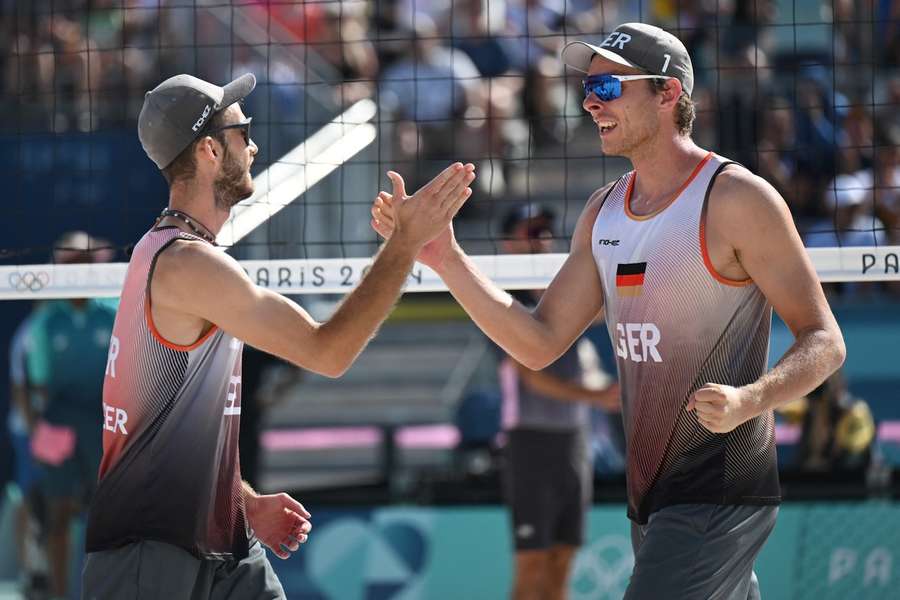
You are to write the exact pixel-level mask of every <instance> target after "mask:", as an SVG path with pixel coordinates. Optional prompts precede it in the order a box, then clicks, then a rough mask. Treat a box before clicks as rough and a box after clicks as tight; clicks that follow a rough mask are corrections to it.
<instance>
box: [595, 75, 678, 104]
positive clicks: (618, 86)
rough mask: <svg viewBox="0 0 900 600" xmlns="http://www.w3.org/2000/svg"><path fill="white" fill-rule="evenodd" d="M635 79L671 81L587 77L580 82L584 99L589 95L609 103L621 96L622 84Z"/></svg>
mask: <svg viewBox="0 0 900 600" xmlns="http://www.w3.org/2000/svg"><path fill="white" fill-rule="evenodd" d="M636 79H671V77H666V76H664V75H607V74H604V75H588V76H587V77H585V78H584V79H582V80H581V84H582V85H583V86H584V97H585V98H587V97H588V96H590V95H591V94H594V95H595V96H597V99H598V100H601V101H603V102H609V101H610V100H615V99H616V98H619V97H621V96H622V82H623V81H634V80H636Z"/></svg>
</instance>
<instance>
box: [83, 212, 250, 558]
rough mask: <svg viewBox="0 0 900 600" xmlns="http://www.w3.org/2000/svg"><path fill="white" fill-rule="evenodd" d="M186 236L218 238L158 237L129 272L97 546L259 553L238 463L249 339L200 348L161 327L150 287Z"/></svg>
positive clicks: (95, 522)
mask: <svg viewBox="0 0 900 600" xmlns="http://www.w3.org/2000/svg"><path fill="white" fill-rule="evenodd" d="M177 240H189V241H191V242H192V243H207V242H204V241H203V240H201V239H200V238H198V237H196V236H193V235H190V234H187V233H184V232H182V231H181V230H179V229H177V228H172V227H169V228H162V229H157V230H152V231H150V232H148V233H147V234H146V235H144V237H143V238H141V240H140V242H139V243H138V244H137V246H136V247H135V249H134V253H133V255H132V258H131V262H130V264H129V265H128V272H127V273H126V275H125V285H124V288H123V290H122V301H121V303H120V305H119V311H118V314H117V315H116V322H115V326H114V327H113V335H112V339H111V342H110V349H109V358H108V360H107V364H106V376H105V379H104V385H103V418H104V426H103V460H102V462H101V464H100V481H99V485H98V488H97V492H96V494H95V496H94V498H93V500H92V502H91V507H90V512H89V515H88V525H87V544H86V545H87V551H88V552H96V551H101V550H109V549H112V548H116V547H120V546H124V545H125V544H128V543H130V542H134V541H137V540H157V541H162V542H167V543H169V544H173V545H176V546H180V547H181V548H184V549H185V550H187V551H189V552H191V553H192V554H194V555H195V556H198V557H202V558H236V559H241V558H244V557H246V556H247V552H248V548H249V540H248V529H247V523H246V519H245V515H244V502H243V495H242V490H241V475H240V466H239V463H238V431H239V428H240V414H241V399H240V398H241V396H240V393H241V389H240V388H241V352H242V350H243V344H242V343H241V342H240V341H239V340H237V339H235V338H233V337H232V336H230V335H228V334H227V333H225V332H224V331H222V330H221V329H219V328H218V327H213V328H212V329H211V330H210V331H209V332H208V333H206V334H205V335H204V336H203V337H202V338H201V339H199V340H197V342H195V343H194V344H192V345H190V346H179V345H176V344H173V343H171V342H169V341H167V340H165V339H164V338H163V337H162V336H161V335H160V334H159V332H158V331H157V330H156V327H155V326H154V324H153V319H152V313H151V310H150V302H151V297H150V290H149V282H150V280H151V277H152V272H153V268H154V266H155V265H156V260H157V257H158V256H159V254H160V252H162V251H163V250H165V249H166V248H167V247H168V246H169V245H170V244H172V243H173V242H175V241H177ZM185 285H191V283H190V282H185Z"/></svg>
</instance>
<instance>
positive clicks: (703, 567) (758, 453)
mask: <svg viewBox="0 0 900 600" xmlns="http://www.w3.org/2000/svg"><path fill="white" fill-rule="evenodd" d="M562 58H563V61H565V63H566V64H567V65H569V66H570V67H572V68H574V69H577V70H579V71H581V72H583V73H585V75H586V76H585V79H584V82H583V85H584V93H585V95H584V102H583V104H582V105H583V107H584V109H585V111H587V112H588V113H589V114H590V115H591V118H592V119H593V121H594V123H596V125H597V130H598V134H599V136H600V142H601V145H602V148H603V153H604V154H606V155H616V156H624V157H626V158H628V159H629V160H631V163H632V165H633V167H634V170H633V171H630V172H629V173H626V174H625V175H623V176H622V177H621V178H619V179H618V180H617V181H614V182H612V183H609V184H607V185H605V186H603V187H602V188H600V189H598V190H597V191H596V192H595V193H594V194H593V195H592V196H591V197H590V198H589V199H588V202H587V206H586V207H585V209H584V212H583V213H582V215H581V218H580V220H579V222H578V224H577V225H576V229H575V233H574V236H573V239H572V245H571V252H570V254H569V257H568V258H567V260H566V262H565V264H564V265H563V267H562V269H561V270H560V272H559V273H558V274H557V276H556V278H555V279H554V280H553V281H552V282H551V283H550V285H549V287H548V288H547V291H546V292H545V293H544V295H543V296H542V297H541V301H540V303H539V304H538V306H537V307H536V308H535V309H534V310H528V309H526V308H524V307H523V306H521V305H520V304H518V303H516V302H515V301H513V299H512V298H511V297H510V295H509V294H507V293H506V292H504V291H502V290H500V289H498V288H497V287H496V286H494V285H493V284H492V283H491V282H490V281H489V280H488V279H487V278H485V277H484V276H483V275H482V274H480V273H479V272H478V271H477V269H476V267H475V265H474V264H473V263H472V261H471V260H470V259H469V258H468V257H467V256H466V255H465V253H463V251H462V250H461V249H460V247H459V245H458V244H457V243H456V241H455V239H454V237H453V232H452V229H450V228H448V229H447V230H445V231H444V232H442V233H441V234H440V235H439V236H438V237H437V238H435V239H434V240H432V241H431V242H430V243H428V244H426V245H425V247H424V248H423V251H422V253H421V254H420V255H419V260H420V261H423V262H425V263H427V264H428V265H430V266H431V267H432V268H433V269H434V270H435V271H436V272H437V273H439V274H440V276H441V277H442V278H443V280H444V282H446V283H447V285H448V287H449V288H450V291H451V292H452V293H453V295H454V296H455V297H456V298H457V300H458V301H459V302H460V303H461V304H462V305H463V306H464V307H465V309H466V310H467V311H468V313H469V314H470V315H471V316H472V318H473V319H474V320H475V321H476V322H477V323H478V325H479V326H480V327H481V328H482V329H483V330H484V331H485V332H486V333H487V334H488V335H489V336H490V337H491V338H492V339H493V340H494V341H495V342H497V343H498V344H499V345H500V346H502V347H503V348H504V349H506V351H507V352H508V353H509V354H510V355H511V356H513V357H515V358H516V360H518V361H519V362H521V363H522V364H524V365H526V366H528V367H530V368H532V369H542V368H544V367H545V366H546V365H547V364H549V363H551V362H552V361H553V360H555V359H556V357H558V356H560V355H561V354H562V353H563V352H564V351H565V350H566V348H568V347H569V345H571V344H572V342H573V341H574V340H575V339H577V338H578V336H579V335H580V334H581V332H582V331H584V329H585V328H586V327H587V325H588V324H589V323H590V322H591V321H592V320H593V319H594V318H595V317H596V315H597V314H598V313H599V312H600V311H601V310H605V314H606V323H607V327H608V330H609V334H610V339H611V340H612V343H613V346H614V347H615V349H616V360H617V368H618V372H619V384H620V386H621V387H620V390H621V398H622V412H623V418H624V421H625V431H626V438H627V463H628V464H627V479H628V515H629V517H630V518H631V520H632V533H633V536H632V537H633V546H634V551H635V566H634V571H633V573H632V576H631V580H630V582H629V586H628V589H627V592H626V594H625V598H627V599H628V600H633V599H638V598H640V599H644V598H647V599H650V598H654V599H655V598H679V599H687V598H696V599H701V598H702V599H704V600H707V599H710V598H715V599H726V598H727V599H734V600H737V599H740V600H744V599H746V598H758V597H759V586H758V582H757V580H756V576H755V575H754V573H753V563H754V561H755V559H756V556H757V555H758V553H759V551H760V549H761V548H762V546H763V544H764V543H765V540H766V539H767V537H768V535H769V533H770V532H771V531H772V528H773V527H774V525H775V518H776V514H777V510H778V508H777V505H778V503H779V500H780V491H779V484H778V465H777V460H776V456H775V432H774V420H773V415H772V410H773V409H774V408H776V407H778V406H780V405H782V404H784V403H786V402H789V401H791V400H794V399H796V398H799V397H801V396H803V395H805V394H807V393H808V392H810V391H811V390H813V389H814V388H815V387H816V386H818V385H819V384H820V383H821V382H822V381H824V380H825V378H826V377H828V375H830V374H831V373H832V372H834V371H835V369H837V368H838V366H840V365H841V363H842V362H843V360H844V356H845V348H844V343H843V338H842V336H841V333H840V330H839V329H838V326H837V323H836V322H835V320H834V316H833V315H832V313H831V310H830V308H829V306H828V304H827V302H826V300H825V296H824V294H823V293H822V288H821V285H820V284H819V281H818V279H817V277H816V273H815V271H814V269H813V266H812V264H811V262H810V260H809V257H808V256H807V254H806V252H805V251H804V249H803V245H802V243H801V241H800V236H799V235H798V234H797V231H796V229H795V227H794V224H793V220H792V218H791V215H790V212H789V211H788V208H787V205H786V204H785V202H784V200H783V199H782V198H781V197H780V196H779V195H778V193H777V192H776V191H775V190H774V188H772V186H770V185H769V184H768V183H766V182H765V181H763V180H762V179H760V178H759V177H756V176H755V175H753V174H752V173H750V172H749V171H748V170H747V169H745V168H744V167H742V166H740V165H738V164H735V163H733V162H731V161H729V160H727V159H725V158H723V157H721V156H717V155H715V154H713V153H712V152H708V151H706V150H703V149H701V148H699V147H698V146H697V145H696V144H695V143H694V142H693V140H692V139H691V137H690V134H691V126H692V123H693V118H694V108H693V104H692V102H691V92H692V91H693V85H694V76H693V69H692V67H691V60H690V57H689V56H688V54H687V51H686V50H685V48H684V45H683V44H682V43H681V42H680V41H679V40H678V39H677V38H676V37H675V36H673V35H672V34H670V33H668V32H666V31H663V30H662V29H659V28H658V27H652V26H650V25H645V24H643V23H626V24H624V25H620V26H619V27H617V28H616V30H615V31H613V32H612V33H611V34H610V35H609V36H608V37H606V39H605V40H604V41H603V42H602V43H601V44H600V45H599V46H598V45H593V44H588V43H585V42H573V43H571V44H569V45H568V46H566V47H565V48H564V50H563V53H562ZM396 216H397V209H396V201H395V200H394V199H393V198H392V197H391V195H389V194H386V193H383V192H382V194H380V195H379V197H378V198H376V200H375V205H374V206H373V226H374V227H375V228H376V230H378V231H379V232H380V233H381V234H382V235H384V236H386V237H389V236H390V235H391V233H392V231H393V230H395V223H396ZM773 307H774V309H775V310H776V311H777V312H778V314H779V315H780V316H781V318H782V319H783V320H784V322H785V323H786V324H787V325H788V326H789V327H790V329H791V331H792V332H793V334H794V336H795V338H796V340H795V342H794V344H793V345H792V346H791V348H790V349H789V350H788V351H787V352H786V353H785V354H784V356H782V358H781V360H780V361H779V362H778V363H777V364H776V365H775V367H774V368H772V369H771V370H768V371H767V369H766V365H767V358H768V346H769V344H768V341H769V331H770V327H771V311H772V308H773Z"/></svg>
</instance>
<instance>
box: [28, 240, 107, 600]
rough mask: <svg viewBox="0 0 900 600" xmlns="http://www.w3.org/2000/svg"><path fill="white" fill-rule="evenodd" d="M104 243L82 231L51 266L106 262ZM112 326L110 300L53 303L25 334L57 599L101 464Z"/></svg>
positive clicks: (61, 243)
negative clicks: (74, 529) (36, 400)
mask: <svg viewBox="0 0 900 600" xmlns="http://www.w3.org/2000/svg"><path fill="white" fill-rule="evenodd" d="M99 245H100V244H98V242H97V241H96V240H94V239H92V238H91V236H90V235H88V234H87V233H85V232H83V231H73V232H70V233H66V234H64V235H63V236H62V237H61V238H60V239H59V240H58V241H57V242H56V244H55V245H54V262H56V263H57V264H64V265H65V264H79V263H91V262H95V261H97V260H98V259H101V258H103V257H104V256H105V255H104V254H103V253H100V252H97V251H96V249H97V248H98V246H99ZM114 320H115V310H114V308H113V307H112V306H111V305H110V304H109V303H108V302H105V301H102V300H98V299H94V298H90V299H84V298H81V299H73V300H54V301H50V302H47V303H46V304H45V305H44V306H43V307H42V308H41V310H39V311H38V312H37V313H36V314H35V316H34V319H33V322H32V324H31V327H30V329H29V331H28V336H29V340H28V343H29V348H28V352H27V363H28V377H29V379H30V380H31V382H32V384H33V385H34V386H35V390H36V392H37V394H39V395H40V396H41V397H42V400H41V404H42V405H43V407H44V408H43V411H42V413H41V415H40V418H39V419H38V420H37V423H36V425H35V429H34V433H33V435H32V438H31V449H32V452H33V453H34V457H35V460H37V461H38V462H39V463H40V465H41V470H42V476H41V487H42V492H43V494H44V495H45V497H46V499H47V557H48V561H49V571H50V573H49V574H50V589H51V592H52V593H53V595H54V596H55V597H59V598H63V597H66V595H67V594H68V574H69V546H70V544H69V539H70V536H69V533H70V527H71V524H72V521H73V519H74V518H75V517H76V516H77V515H78V513H79V512H80V511H81V510H82V509H83V508H84V507H85V506H87V503H88V501H89V499H90V497H91V494H92V493H93V490H94V488H95V485H96V481H97V470H98V468H99V466H100V457H101V454H102V446H101V432H102V423H103V420H102V408H101V397H102V389H103V373H104V370H105V369H106V357H107V351H108V349H109V340H110V335H111V333H112V327H113V321H114Z"/></svg>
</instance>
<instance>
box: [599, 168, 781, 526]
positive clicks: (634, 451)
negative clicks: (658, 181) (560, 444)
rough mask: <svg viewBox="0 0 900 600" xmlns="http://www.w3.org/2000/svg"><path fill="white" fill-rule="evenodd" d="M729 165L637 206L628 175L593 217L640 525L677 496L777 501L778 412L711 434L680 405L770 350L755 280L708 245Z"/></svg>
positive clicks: (733, 380) (767, 318) (731, 378)
mask: <svg viewBox="0 0 900 600" xmlns="http://www.w3.org/2000/svg"><path fill="white" fill-rule="evenodd" d="M728 164H733V163H731V162H730V161H728V160H727V159H724V158H722V157H720V156H717V155H715V154H713V153H712V152H710V153H709V154H707V155H706V157H705V158H704V159H703V160H702V161H701V162H700V164H698V165H697V167H696V168H695V169H694V172H693V173H691V174H690V176H689V177H687V179H686V181H685V183H684V185H683V186H682V187H681V189H680V190H679V192H678V193H677V194H676V195H675V196H674V197H673V199H672V200H671V201H670V202H669V204H667V205H666V206H663V207H662V208H660V209H658V210H657V211H655V212H654V213H652V214H649V215H641V216H638V215H635V214H634V213H632V212H631V208H630V206H629V202H630V199H631V191H632V189H633V188H634V182H635V179H636V174H635V172H633V171H632V172H630V173H627V174H625V175H624V176H623V177H622V178H621V179H620V180H619V181H618V182H616V184H615V185H614V186H613V187H612V189H611V190H610V191H609V192H608V193H607V195H606V197H605V199H604V200H603V203H602V206H601V208H600V211H599V213H598V215H597V219H596V221H595V222H594V226H593V231H592V238H591V245H592V252H593V255H594V260H595V262H596V265H597V270H598V272H599V274H600V279H601V282H602V286H603V293H604V298H605V307H606V323H607V328H608V331H609V336H610V341H611V342H612V345H613V348H614V349H615V352H616V363H617V368H618V372H619V384H620V386H621V394H622V416H623V418H624V421H625V434H626V441H627V465H628V466H627V480H628V515H629V517H630V518H631V519H632V520H635V521H637V522H638V523H642V524H643V523H646V522H647V519H648V518H649V516H650V514H651V513H653V512H655V511H657V510H659V509H661V508H663V507H665V506H670V505H673V504H685V503H702V504H759V505H765V504H777V503H778V502H779V501H780V490H779V484H778V470H777V461H776V455H775V430H774V417H773V415H772V412H771V411H769V412H766V413H764V414H762V415H760V416H758V417H756V418H753V419H751V420H749V421H747V422H746V423H744V424H742V425H740V426H739V427H737V428H736V429H734V430H733V431H731V432H729V433H725V434H715V433H711V432H709V431H708V430H707V429H705V428H704V427H703V426H701V425H700V424H699V423H698V421H697V417H696V413H694V412H687V411H686V410H685V407H686V405H687V402H688V400H689V399H690V396H691V394H693V393H694V391H696V390H697V389H699V388H700V387H702V386H703V385H704V384H706V383H720V384H725V385H731V386H742V385H745V384H748V383H751V382H753V381H755V380H756V379H758V378H759V377H760V376H761V375H762V374H763V373H764V371H765V369H766V364H767V359H768V350H769V331H770V328H771V320H772V308H771V306H770V305H769V303H768V302H767V301H766V298H765V297H764V296H763V294H762V292H761V291H760V290H759V288H758V287H757V286H756V285H755V284H754V283H753V281H752V280H746V281H732V280H729V279H726V278H724V277H722V276H720V275H719V274H718V273H716V272H715V269H714V268H713V266H712V263H711V262H710V259H709V256H708V254H707V251H706V240H705V235H704V226H705V223H704V220H705V217H706V207H707V202H708V201H709V191H710V189H711V188H712V185H713V182H714V181H715V178H716V176H717V175H718V174H719V173H720V172H721V171H722V169H723V168H724V167H725V166H726V165H728Z"/></svg>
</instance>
